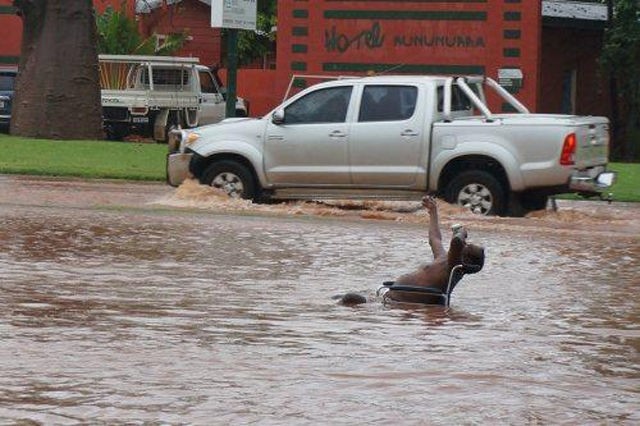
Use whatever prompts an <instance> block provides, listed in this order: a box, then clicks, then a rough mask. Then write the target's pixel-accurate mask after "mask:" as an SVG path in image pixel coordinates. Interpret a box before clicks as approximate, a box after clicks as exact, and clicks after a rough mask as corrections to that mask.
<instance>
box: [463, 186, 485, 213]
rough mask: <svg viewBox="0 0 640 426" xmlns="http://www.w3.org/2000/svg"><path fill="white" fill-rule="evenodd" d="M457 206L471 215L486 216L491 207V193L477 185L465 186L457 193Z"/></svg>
mask: <svg viewBox="0 0 640 426" xmlns="http://www.w3.org/2000/svg"><path fill="white" fill-rule="evenodd" d="M458 205H460V206H462V207H464V208H466V209H469V210H471V212H472V213H475V214H481V215H486V214H488V213H489V211H491V207H492V206H493V196H492V195H491V191H489V189H488V188H487V187H486V186H484V185H481V184H479V183H470V184H468V185H465V186H464V187H463V188H462V189H461V190H460V192H459V193H458Z"/></svg>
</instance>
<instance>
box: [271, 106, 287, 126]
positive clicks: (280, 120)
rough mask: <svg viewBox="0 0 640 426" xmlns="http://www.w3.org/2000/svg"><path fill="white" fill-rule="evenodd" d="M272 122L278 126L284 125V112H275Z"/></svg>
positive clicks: (280, 110) (281, 110)
mask: <svg viewBox="0 0 640 426" xmlns="http://www.w3.org/2000/svg"><path fill="white" fill-rule="evenodd" d="M271 122H272V123H273V124H277V125H280V124H284V110H283V109H279V110H277V111H276V112H274V113H273V115H272V116H271Z"/></svg>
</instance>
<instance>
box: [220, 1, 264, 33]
mask: <svg viewBox="0 0 640 426" xmlns="http://www.w3.org/2000/svg"><path fill="white" fill-rule="evenodd" d="M257 15H258V1H257V0H212V1H211V26H212V27H213V28H235V29H238V30H252V31H255V29H256V17H257Z"/></svg>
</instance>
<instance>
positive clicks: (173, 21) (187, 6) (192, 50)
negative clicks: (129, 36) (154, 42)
mask: <svg viewBox="0 0 640 426" xmlns="http://www.w3.org/2000/svg"><path fill="white" fill-rule="evenodd" d="M210 16H211V7H210V6H208V5H206V4H204V3H202V2H201V1H198V0H183V1H182V2H180V3H178V4H175V5H172V6H170V7H161V8H158V9H156V10H154V11H153V12H152V13H150V14H142V15H140V26H141V30H142V32H143V33H145V34H146V35H151V34H153V32H156V33H158V34H170V33H176V32H182V31H183V30H184V31H186V32H187V34H188V35H189V36H190V37H191V39H190V40H189V41H187V43H186V44H185V46H184V47H183V49H181V50H180V51H178V52H176V53H175V55H176V56H193V57H198V58H200V62H201V63H202V64H205V65H219V64H220V44H221V43H220V30H219V29H217V28H211V23H210V22H211V18H210Z"/></svg>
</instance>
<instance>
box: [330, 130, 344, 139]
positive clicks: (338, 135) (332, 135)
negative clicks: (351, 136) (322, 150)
mask: <svg viewBox="0 0 640 426" xmlns="http://www.w3.org/2000/svg"><path fill="white" fill-rule="evenodd" d="M329 137H330V138H346V137H347V134H346V133H344V132H341V131H340V130H334V131H333V132H331V133H329Z"/></svg>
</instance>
